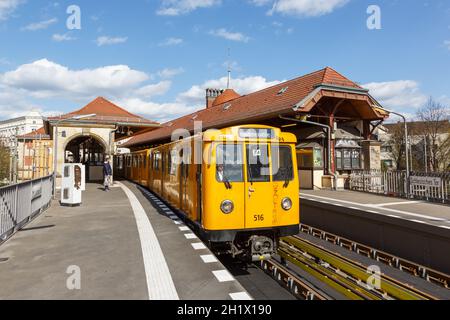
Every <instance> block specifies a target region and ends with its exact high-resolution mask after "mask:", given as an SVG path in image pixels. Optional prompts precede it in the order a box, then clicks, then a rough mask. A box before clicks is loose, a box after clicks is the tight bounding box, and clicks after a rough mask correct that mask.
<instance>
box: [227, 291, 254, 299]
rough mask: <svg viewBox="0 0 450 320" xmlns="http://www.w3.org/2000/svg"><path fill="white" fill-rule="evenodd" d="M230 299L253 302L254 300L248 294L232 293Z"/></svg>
mask: <svg viewBox="0 0 450 320" xmlns="http://www.w3.org/2000/svg"><path fill="white" fill-rule="evenodd" d="M230 297H231V299H233V300H253V298H252V297H250V296H249V294H248V293H247V292H235V293H230Z"/></svg>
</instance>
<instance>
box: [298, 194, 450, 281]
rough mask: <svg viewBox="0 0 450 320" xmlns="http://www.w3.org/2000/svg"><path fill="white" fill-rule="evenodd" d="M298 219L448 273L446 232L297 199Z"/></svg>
mask: <svg viewBox="0 0 450 320" xmlns="http://www.w3.org/2000/svg"><path fill="white" fill-rule="evenodd" d="M301 222H302V223H304V224H307V225H310V226H312V227H316V228H318V229H322V230H325V231H328V232H330V233H334V234H337V235H339V236H341V237H344V238H348V239H351V240H353V241H356V242H360V243H362V244H365V245H368V246H371V247H373V248H375V249H378V250H381V251H385V252H388V253H391V254H393V255H396V256H398V257H401V258H403V259H407V260H410V261H413V262H416V263H419V264H422V265H424V266H427V267H430V268H433V269H436V270H438V271H441V272H445V273H447V274H449V273H450V257H449V248H450V232H449V231H448V230H446V229H443V228H439V227H435V226H431V225H426V224H419V223H415V222H411V221H407V220H403V219H396V218H391V217H388V216H384V215H380V214H371V213H368V212H365V211H363V210H354V209H349V208H346V207H336V206H333V205H332V204H324V203H320V202H315V201H311V200H306V199H302V200H301Z"/></svg>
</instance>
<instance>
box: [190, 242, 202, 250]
mask: <svg viewBox="0 0 450 320" xmlns="http://www.w3.org/2000/svg"><path fill="white" fill-rule="evenodd" d="M191 245H192V247H193V248H194V250H203V249H206V246H205V245H204V244H203V243H201V242H198V243H191Z"/></svg>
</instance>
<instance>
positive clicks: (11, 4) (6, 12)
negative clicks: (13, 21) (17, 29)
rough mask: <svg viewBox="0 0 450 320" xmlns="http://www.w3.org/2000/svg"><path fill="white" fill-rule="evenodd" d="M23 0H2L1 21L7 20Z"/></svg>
mask: <svg viewBox="0 0 450 320" xmlns="http://www.w3.org/2000/svg"><path fill="white" fill-rule="evenodd" d="M22 2H23V0H0V21H2V20H6V19H8V18H9V16H10V15H11V14H12V13H13V12H14V11H15V10H16V9H17V7H18V6H19V5H20V4H21V3H22Z"/></svg>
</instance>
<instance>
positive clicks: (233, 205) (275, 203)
mask: <svg viewBox="0 0 450 320" xmlns="http://www.w3.org/2000/svg"><path fill="white" fill-rule="evenodd" d="M296 142H297V140H296V137H295V136H294V135H292V134H290V133H282V132H281V130H280V129H277V128H272V127H267V126H259V125H256V126H255V125H254V126H240V127H233V128H228V129H224V130H220V131H214V132H207V133H205V135H204V142H203V144H204V154H205V155H208V156H207V157H208V160H207V161H205V163H204V164H203V170H202V172H203V179H202V182H203V188H202V189H203V192H204V197H203V215H202V216H203V221H202V225H203V228H204V231H205V235H206V238H207V239H208V240H209V241H210V242H211V245H212V246H213V247H215V248H216V249H217V250H219V251H220V252H222V253H227V254H231V255H232V256H233V257H234V258H239V259H244V260H247V261H249V260H250V261H259V260H264V259H269V258H270V257H271V256H272V255H274V254H275V253H276V251H277V246H278V240H279V238H280V237H284V236H289V235H294V234H297V233H298V231H299V223H300V214H299V182H298V172H297V161H296V150H295V147H296Z"/></svg>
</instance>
